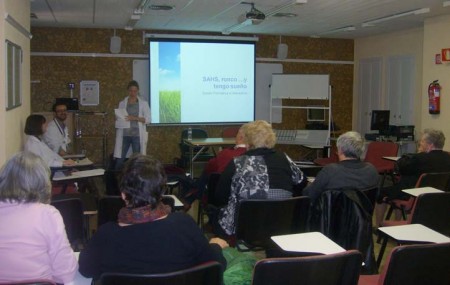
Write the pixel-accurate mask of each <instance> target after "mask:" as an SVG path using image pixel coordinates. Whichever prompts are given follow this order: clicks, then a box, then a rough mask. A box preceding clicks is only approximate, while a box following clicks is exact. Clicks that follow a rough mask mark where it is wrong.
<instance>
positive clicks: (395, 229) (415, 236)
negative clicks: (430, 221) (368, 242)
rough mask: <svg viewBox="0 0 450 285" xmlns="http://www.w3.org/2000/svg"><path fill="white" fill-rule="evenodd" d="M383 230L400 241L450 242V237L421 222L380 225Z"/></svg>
mask: <svg viewBox="0 0 450 285" xmlns="http://www.w3.org/2000/svg"><path fill="white" fill-rule="evenodd" d="M378 230H380V231H381V232H383V233H385V234H386V235H388V236H389V237H391V238H393V239H394V240H396V241H398V242H432V243H443V242H450V238H449V237H447V236H445V235H443V234H440V233H438V232H437V231H434V230H432V229H430V228H428V227H426V226H424V225H421V224H409V225H402V226H392V227H380V228H378Z"/></svg>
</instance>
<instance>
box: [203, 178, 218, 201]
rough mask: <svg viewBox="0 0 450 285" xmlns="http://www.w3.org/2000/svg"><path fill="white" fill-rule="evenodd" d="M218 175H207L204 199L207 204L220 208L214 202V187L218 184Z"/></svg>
mask: <svg viewBox="0 0 450 285" xmlns="http://www.w3.org/2000/svg"><path fill="white" fill-rule="evenodd" d="M219 180H220V173H218V172H214V173H211V174H210V175H209V178H208V184H207V186H206V189H207V191H206V199H207V203H208V204H210V205H213V206H220V205H219V203H218V202H217V201H216V200H215V192H216V187H217V185H218V184H219Z"/></svg>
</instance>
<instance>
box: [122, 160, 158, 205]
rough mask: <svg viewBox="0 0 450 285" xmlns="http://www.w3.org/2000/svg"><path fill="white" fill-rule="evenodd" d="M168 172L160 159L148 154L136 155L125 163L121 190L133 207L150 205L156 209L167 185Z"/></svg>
mask: <svg viewBox="0 0 450 285" xmlns="http://www.w3.org/2000/svg"><path fill="white" fill-rule="evenodd" d="M166 181H167V179H166V173H165V172H164V167H163V165H162V163H161V162H160V161H159V160H156V159H154V158H152V157H150V156H147V155H142V154H138V155H134V156H132V157H131V158H130V159H129V160H128V161H127V163H126V164H125V167H124V170H123V175H122V181H121V182H120V191H121V192H122V193H124V194H125V199H126V200H127V202H128V206H129V207H132V208H137V207H142V206H145V205H150V207H151V208H152V209H154V208H155V207H156V206H157V205H158V203H159V202H160V201H161V196H162V194H163V193H164V191H165V187H166Z"/></svg>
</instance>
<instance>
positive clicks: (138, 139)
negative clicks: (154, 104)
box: [114, 80, 150, 170]
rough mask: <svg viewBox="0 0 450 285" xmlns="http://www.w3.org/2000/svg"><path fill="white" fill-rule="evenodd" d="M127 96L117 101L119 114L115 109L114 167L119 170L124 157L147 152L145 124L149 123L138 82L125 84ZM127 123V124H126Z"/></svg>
mask: <svg viewBox="0 0 450 285" xmlns="http://www.w3.org/2000/svg"><path fill="white" fill-rule="evenodd" d="M127 90H128V96H127V97H126V98H125V99H124V100H122V101H121V102H120V103H119V108H118V109H119V110H118V111H120V113H121V114H126V115H125V116H124V117H121V116H118V115H117V111H116V144H115V147H114V158H115V169H116V170H120V169H121V168H122V166H123V163H124V161H125V158H127V157H130V156H131V154H133V153H141V154H147V140H148V133H147V129H146V124H148V123H150V107H149V105H148V102H147V101H145V100H144V99H143V98H142V97H141V96H139V84H138V83H137V82H136V81H135V80H132V81H130V82H129V83H128V86H127ZM128 123H129V124H128Z"/></svg>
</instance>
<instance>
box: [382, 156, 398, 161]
mask: <svg viewBox="0 0 450 285" xmlns="http://www.w3.org/2000/svg"><path fill="white" fill-rule="evenodd" d="M383 159H386V160H391V161H397V160H399V159H400V156H383Z"/></svg>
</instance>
